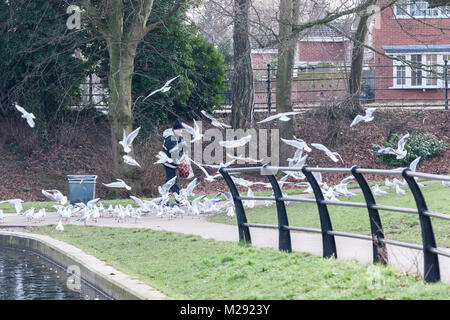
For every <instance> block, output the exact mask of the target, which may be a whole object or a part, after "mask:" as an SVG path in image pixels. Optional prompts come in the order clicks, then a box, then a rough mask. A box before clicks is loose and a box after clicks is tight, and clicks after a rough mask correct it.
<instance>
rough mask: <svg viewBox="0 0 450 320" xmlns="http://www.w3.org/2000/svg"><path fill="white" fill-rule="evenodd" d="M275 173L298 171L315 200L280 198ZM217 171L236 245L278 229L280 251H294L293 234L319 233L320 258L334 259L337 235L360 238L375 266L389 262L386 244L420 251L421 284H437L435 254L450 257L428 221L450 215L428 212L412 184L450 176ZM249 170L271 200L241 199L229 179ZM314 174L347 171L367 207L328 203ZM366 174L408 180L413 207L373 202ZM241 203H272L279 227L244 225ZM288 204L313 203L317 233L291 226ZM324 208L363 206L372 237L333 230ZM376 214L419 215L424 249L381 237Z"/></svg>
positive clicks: (353, 170)
mask: <svg viewBox="0 0 450 320" xmlns="http://www.w3.org/2000/svg"><path fill="white" fill-rule="evenodd" d="M277 171H297V172H298V171H301V172H302V173H303V174H304V175H305V177H306V179H307V181H308V182H309V184H310V186H311V188H312V189H313V192H314V196H315V200H314V199H301V198H293V197H286V196H283V194H282V192H281V188H280V185H279V184H278V181H277V179H276V177H275V172H277ZM219 172H220V173H221V174H222V176H223V178H224V179H225V181H226V183H227V185H228V187H229V189H230V192H231V195H232V197H233V201H234V205H235V209H236V218H237V226H238V233H239V241H240V242H244V243H251V236H250V229H249V228H250V227H254V228H269V229H278V235H279V238H278V241H279V243H278V248H279V250H282V251H287V252H292V246H291V235H290V231H291V230H293V231H304V232H313V233H320V234H322V246H323V256H324V257H335V258H337V256H338V254H337V250H336V243H335V236H340V237H349V238H356V239H363V240H369V241H372V251H373V262H374V263H376V262H378V263H381V264H387V262H388V255H387V250H386V244H389V245H394V246H400V247H405V248H410V249H416V250H422V251H423V255H424V280H425V281H426V282H436V281H439V280H440V278H441V276H440V269H439V259H438V256H439V255H442V256H445V257H449V258H450V252H447V251H443V250H440V249H438V248H437V246H436V240H435V236H434V232H433V226H432V222H431V217H433V218H438V219H445V220H450V215H449V214H443V213H438V212H433V211H430V210H428V207H427V204H426V201H425V198H424V196H423V194H422V192H421V190H420V188H419V185H418V183H417V181H416V178H426V179H430V180H438V181H450V176H442V175H435V174H427V173H419V172H413V171H411V170H410V169H404V170H403V171H398V170H397V171H394V170H378V169H363V168H360V167H358V166H354V167H352V168H310V167H308V166H304V167H302V168H290V167H270V166H267V165H265V166H262V167H244V168H220V170H219ZM252 172H253V173H255V172H256V173H257V172H259V173H260V174H261V175H264V176H266V177H267V179H268V180H269V182H270V184H271V186H272V189H273V194H274V196H273V197H267V196H253V197H248V196H241V195H240V194H239V191H238V189H237V187H236V184H235V183H234V181H233V179H232V177H231V176H230V173H252ZM313 172H333V173H351V174H352V175H353V176H354V177H355V179H356V181H357V182H358V184H359V186H360V188H361V190H362V193H363V196H364V199H365V203H357V202H345V201H331V200H326V199H325V197H324V195H323V193H322V190H321V187H320V184H319V183H318V181H317V180H316V178H315V177H314V175H313ZM364 174H382V175H401V176H402V177H403V178H404V179H405V180H406V182H407V184H408V186H409V189H410V190H411V192H412V194H413V196H414V199H415V202H416V206H417V209H409V208H401V207H394V206H385V205H379V204H376V201H375V197H374V195H373V193H372V190H371V189H370V187H369V184H368V182H367V180H366V179H365V177H364ZM243 200H272V201H275V203H276V208H277V217H278V225H270V224H257V223H249V222H248V221H247V216H246V213H245V209H244V205H243V202H242V201H243ZM286 201H290V202H306V203H316V204H317V209H318V213H319V218H320V226H321V229H315V228H304V227H295V226H290V225H289V222H288V215H287V211H286V206H285V202H286ZM328 205H337V206H347V207H358V208H367V210H368V215H369V218H370V231H371V235H370V236H369V235H362V234H354V233H347V232H341V231H335V230H333V227H332V223H331V219H330V215H329V212H328ZM379 210H387V211H393V212H401V213H410V214H416V215H418V216H419V221H420V226H421V233H422V246H420V245H418V244H412V243H406V242H401V241H396V240H390V239H386V238H385V236H384V231H383V226H382V223H381V218H380V215H379Z"/></svg>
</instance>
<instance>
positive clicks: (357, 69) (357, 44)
mask: <svg viewBox="0 0 450 320" xmlns="http://www.w3.org/2000/svg"><path fill="white" fill-rule="evenodd" d="M367 1H368V4H369V6H370V5H375V4H376V0H367ZM369 8H370V7H369ZM369 19H370V15H367V14H363V15H361V16H360V20H359V23H358V28H357V30H356V33H355V40H356V41H353V49H352V64H351V69H350V77H349V79H348V95H349V97H348V98H349V102H350V106H349V108H350V110H349V112H348V114H349V115H350V116H354V115H355V114H356V113H361V112H362V111H363V109H362V107H361V103H360V95H361V79H362V69H363V63H364V46H363V44H365V42H366V37H367V32H368V31H369V29H368V22H369Z"/></svg>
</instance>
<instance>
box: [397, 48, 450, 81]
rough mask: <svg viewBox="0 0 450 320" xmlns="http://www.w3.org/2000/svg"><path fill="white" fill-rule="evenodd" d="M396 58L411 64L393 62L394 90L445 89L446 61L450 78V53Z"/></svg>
mask: <svg viewBox="0 0 450 320" xmlns="http://www.w3.org/2000/svg"><path fill="white" fill-rule="evenodd" d="M396 58H398V59H399V60H404V61H407V62H409V63H403V62H402V61H398V60H394V61H393V70H392V71H393V88H441V87H442V88H443V87H444V64H445V60H447V61H448V66H449V67H448V69H447V75H448V77H449V78H450V70H449V69H450V60H449V59H450V53H445V54H438V53H421V54H405V55H398V56H396ZM449 80H450V79H449Z"/></svg>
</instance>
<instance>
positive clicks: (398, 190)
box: [395, 184, 406, 196]
mask: <svg viewBox="0 0 450 320" xmlns="http://www.w3.org/2000/svg"><path fill="white" fill-rule="evenodd" d="M395 192H397V194H398V195H399V196H403V195H405V194H406V191H405V190H403V189H402V188H400V185H399V184H395Z"/></svg>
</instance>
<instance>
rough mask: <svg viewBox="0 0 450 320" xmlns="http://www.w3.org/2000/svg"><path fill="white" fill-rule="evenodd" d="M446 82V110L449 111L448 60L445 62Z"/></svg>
mask: <svg viewBox="0 0 450 320" xmlns="http://www.w3.org/2000/svg"><path fill="white" fill-rule="evenodd" d="M444 63H445V68H444V81H445V110H448V60H444Z"/></svg>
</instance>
